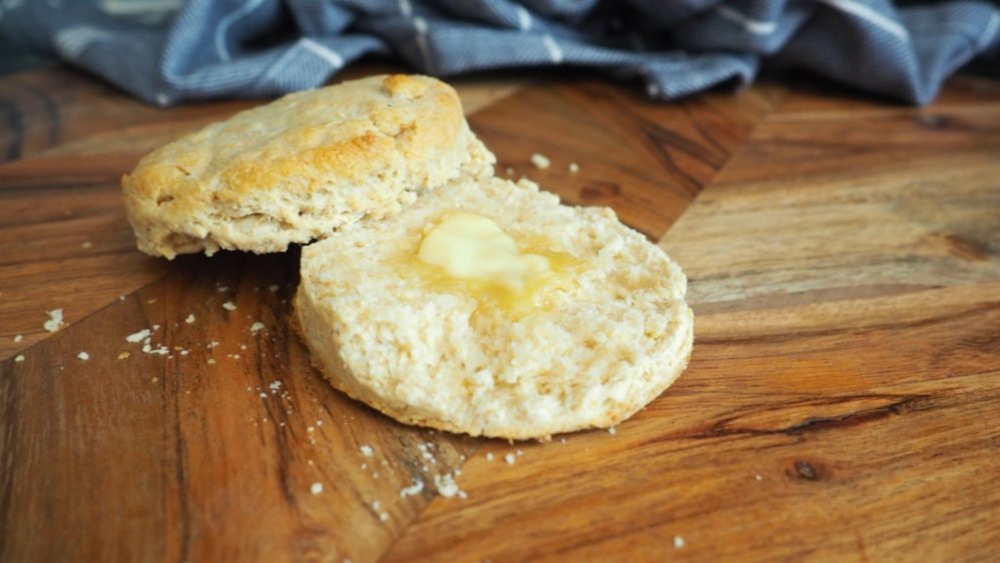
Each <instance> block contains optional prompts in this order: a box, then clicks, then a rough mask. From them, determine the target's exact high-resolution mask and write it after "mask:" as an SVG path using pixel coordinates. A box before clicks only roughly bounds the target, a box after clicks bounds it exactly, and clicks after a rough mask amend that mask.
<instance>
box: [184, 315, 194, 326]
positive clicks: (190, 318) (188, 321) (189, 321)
mask: <svg viewBox="0 0 1000 563" xmlns="http://www.w3.org/2000/svg"><path fill="white" fill-rule="evenodd" d="M194 321H195V317H194V313H191V314H190V315H188V316H187V318H186V319H184V322H186V323H187V324H193V323H194Z"/></svg>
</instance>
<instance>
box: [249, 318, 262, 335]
mask: <svg viewBox="0 0 1000 563" xmlns="http://www.w3.org/2000/svg"><path fill="white" fill-rule="evenodd" d="M261 330H264V323H262V322H260V321H257V322H255V323H253V324H252V325H250V332H254V333H255V332H258V331H261Z"/></svg>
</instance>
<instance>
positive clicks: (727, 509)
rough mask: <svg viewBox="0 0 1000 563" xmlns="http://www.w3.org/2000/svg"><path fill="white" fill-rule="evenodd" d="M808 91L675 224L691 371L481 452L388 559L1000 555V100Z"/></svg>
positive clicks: (672, 244) (671, 235) (667, 243)
mask: <svg viewBox="0 0 1000 563" xmlns="http://www.w3.org/2000/svg"><path fill="white" fill-rule="evenodd" d="M804 95H805V96H809V97H810V98H811V99H807V100H804V99H801V98H800V97H799V95H797V94H792V95H789V96H788V97H787V98H786V99H784V100H783V101H782V102H781V103H780V104H779V106H778V107H777V108H776V109H775V110H774V111H773V112H772V113H771V114H770V115H769V116H768V117H767V118H766V119H765V120H764V121H763V122H762V123H760V124H759V125H758V126H757V127H756V128H755V129H754V131H753V133H752V135H751V136H750V139H749V140H748V141H747V143H746V144H745V146H744V147H743V148H742V149H741V150H740V151H738V152H737V153H736V154H735V155H734V157H733V158H732V159H731V160H730V162H729V164H728V165H727V166H726V168H724V169H723V170H722V171H721V172H720V173H719V174H718V175H717V176H716V177H715V180H714V181H713V183H712V184H711V185H710V186H709V187H708V188H707V189H705V190H704V191H702V192H701V194H700V195H699V196H698V198H697V199H696V200H695V202H694V203H693V204H692V205H691V206H690V207H689V208H688V210H687V211H686V212H685V213H684V214H683V216H682V217H681V219H680V220H679V221H678V222H677V223H676V224H675V225H673V227H672V228H671V229H670V230H669V232H668V233H667V235H666V237H665V238H664V239H663V241H662V246H663V247H664V248H665V249H666V250H667V251H668V252H669V253H670V254H671V255H672V256H674V257H675V258H676V259H677V260H678V261H679V262H680V263H681V264H682V265H683V266H684V267H685V269H686V271H687V273H688V275H689V276H690V281H691V285H690V292H689V295H690V299H691V302H692V304H693V306H694V309H695V314H696V339H695V351H694V355H693V357H692V361H691V366H690V367H689V369H688V371H687V373H686V374H685V375H684V376H683V377H682V378H681V379H680V380H679V382H678V383H676V384H675V385H674V387H672V388H671V389H670V390H669V392H667V393H666V394H664V395H663V396H662V397H660V398H659V399H657V400H656V401H654V402H653V403H652V404H651V405H650V406H649V407H648V408H647V409H646V410H644V411H643V412H641V413H639V414H638V415H637V416H636V417H635V418H633V419H632V420H630V421H628V422H626V423H624V424H623V425H621V427H620V428H618V429H617V431H616V433H615V435H614V436H608V435H607V434H603V433H589V434H579V435H574V436H571V437H569V438H568V440H567V442H566V443H565V444H562V443H558V442H557V443H553V444H546V445H540V446H533V447H531V448H523V451H524V455H523V456H522V457H518V458H516V462H515V464H514V465H512V466H504V465H502V464H501V468H498V467H497V463H498V462H497V461H496V459H497V455H499V454H501V453H506V452H507V450H508V448H506V447H504V446H499V445H496V444H493V445H492V446H493V447H496V448H497V453H496V454H494V456H493V458H494V460H493V461H490V460H488V459H487V458H486V457H485V456H484V453H485V449H481V451H480V452H477V455H476V456H475V457H474V458H473V459H472V460H470V462H469V463H467V464H466V465H465V467H464V469H463V486H465V487H467V490H468V492H469V499H470V500H469V504H468V505H466V506H463V507H462V508H461V509H455V508H453V507H452V506H451V505H449V504H448V503H446V502H443V501H438V500H435V501H434V502H432V503H431V505H430V506H429V507H428V509H427V510H426V511H425V512H424V513H422V514H421V518H420V520H419V521H418V522H417V523H415V524H414V525H413V526H411V527H410V528H409V529H408V530H407V531H406V533H405V535H403V537H401V538H400V539H399V541H397V543H396V544H394V546H393V548H392V550H391V551H390V552H389V553H388V554H387V555H386V557H385V558H384V560H385V561H408V560H435V561H447V560H449V559H451V558H454V557H455V556H456V555H457V554H461V555H462V557H467V558H469V559H471V560H483V559H489V560H491V561H516V560H521V559H522V558H523V557H524V556H525V554H530V558H531V560H533V561H563V560H572V559H585V560H609V561H610V560H618V559H620V558H621V557H622V556H623V554H630V557H632V558H635V559H639V560H650V561H662V560H665V559H690V560H704V561H716V560H764V559H766V560H787V559H792V560H799V559H806V560H836V561H878V560H893V561H898V560H914V561H916V560H928V559H930V560H949V561H951V560H959V561H985V560H991V559H993V558H995V554H996V549H997V547H998V546H1000V526H998V524H1000V489H998V488H997V487H996V486H995V484H996V483H997V482H998V480H1000V425H998V423H997V422H996V420H995V418H996V417H995V416H994V413H996V412H1000V383H998V380H997V375H998V374H1000V371H998V369H1000V329H998V327H1000V230H998V228H997V226H998V225H1000V184H998V183H997V178H1000V160H998V159H997V156H996V155H997V154H1000V137H998V134H1000V112H998V111H997V109H998V107H1000V105H998V103H1000V96H998V95H997V93H995V92H994V91H986V92H981V93H980V95H979V97H978V98H974V105H973V106H972V107H975V108H978V109H976V110H975V111H972V110H970V109H969V107H970V103H972V100H970V99H969V98H970V97H972V95H971V94H970V92H969V90H965V91H963V92H961V95H958V94H955V95H953V96H951V97H949V96H948V95H946V96H945V97H944V99H943V100H942V102H941V103H939V104H938V105H936V106H932V107H930V108H926V109H923V110H913V109H903V108H898V107H894V108H887V107H882V106H876V105H873V104H871V103H870V102H867V103H860V102H856V101H849V102H850V103H844V104H843V105H841V104H840V103H839V101H838V100H837V99H827V100H817V99H816V98H817V96H816V95H815V94H813V93H807V94H804ZM949 98H951V99H952V100H953V99H955V98H959V99H960V100H961V102H960V103H959V102H952V101H949ZM513 522H517V524H513ZM675 538H681V539H682V540H683V544H682V545H681V544H680V543H675V541H678V540H676V539H675ZM678 546H680V547H678ZM633 556H634V557H633Z"/></svg>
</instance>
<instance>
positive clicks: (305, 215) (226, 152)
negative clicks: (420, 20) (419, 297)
mask: <svg viewBox="0 0 1000 563" xmlns="http://www.w3.org/2000/svg"><path fill="white" fill-rule="evenodd" d="M494 161H495V158H494V156H493V155H492V154H491V153H490V152H489V151H488V150H487V149H486V147H485V146H483V144H482V143H481V142H480V141H479V140H478V139H477V138H476V137H475V135H474V134H473V133H472V132H471V131H470V129H469V126H468V124H467V122H466V121H465V117H464V115H463V113H462V107H461V103H460V101H459V98H458V95H457V94H456V93H455V91H454V90H453V89H452V88H451V87H450V86H448V85H446V84H444V83H443V82H440V81H438V80H435V79H433V78H429V77H423V76H408V75H392V76H373V77H369V78H364V79H360V80H354V81H349V82H344V83H342V84H339V85H336V86H330V87H326V88H320V89H316V90H311V91H306V92H299V93H295V94H290V95H287V96H285V97H283V98H281V99H279V100H277V101H275V102H272V103H270V104H267V105H264V106H260V107H257V108H254V109H250V110H247V111H244V112H241V113H238V114H236V115H235V116H233V117H232V118H230V119H228V120H226V121H223V122H219V123H213V124H211V125H208V126H207V127H205V128H203V129H201V130H200V131H198V132H196V133H193V134H191V135H188V136H186V137H184V138H182V139H179V140H177V141H175V142H172V143H170V144H168V145H165V146H163V147H161V148H159V149H157V150H155V151H153V152H152V153H150V154H149V155H147V156H146V157H145V158H143V159H142V160H141V161H140V162H139V164H138V166H137V167H136V168H135V170H134V171H133V172H132V173H131V174H128V175H126V176H124V177H123V178H122V189H123V194H124V199H125V204H126V209H127V212H128V218H129V221H130V222H131V224H132V227H133V229H134V230H135V235H136V240H137V244H138V247H139V249H140V250H142V251H143V252H146V253H147V254H151V255H154V256H164V257H166V258H173V257H174V256H175V255H177V254H181V253H191V252H200V251H204V252H205V253H206V254H208V255H211V254H213V253H214V252H216V251H217V250H219V249H234V250H245V251H251V252H257V253H265V252H280V251H283V250H285V249H286V248H287V247H288V245H289V244H290V243H305V242H308V241H311V240H316V239H322V238H324V237H326V236H328V235H330V234H331V233H333V232H334V231H335V230H337V229H339V228H341V227H343V226H344V225H348V224H351V223H354V222H356V221H358V220H360V219H362V218H369V217H370V218H375V219H377V218H381V217H384V216H386V215H389V214H392V213H395V212H397V211H399V209H401V208H402V207H403V206H405V205H407V204H409V203H411V202H412V201H413V200H414V199H415V197H416V193H417V192H419V191H422V190H425V189H434V188H436V187H438V186H441V185H442V184H444V183H446V182H448V181H449V180H452V179H454V178H456V177H458V176H460V175H471V176H482V175H491V174H492V165H493V162H494Z"/></svg>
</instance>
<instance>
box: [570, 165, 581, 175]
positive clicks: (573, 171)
mask: <svg viewBox="0 0 1000 563" xmlns="http://www.w3.org/2000/svg"><path fill="white" fill-rule="evenodd" d="M579 171H580V165H579V164H577V163H575V162H570V163H569V173H570V174H576V173H577V172H579Z"/></svg>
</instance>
